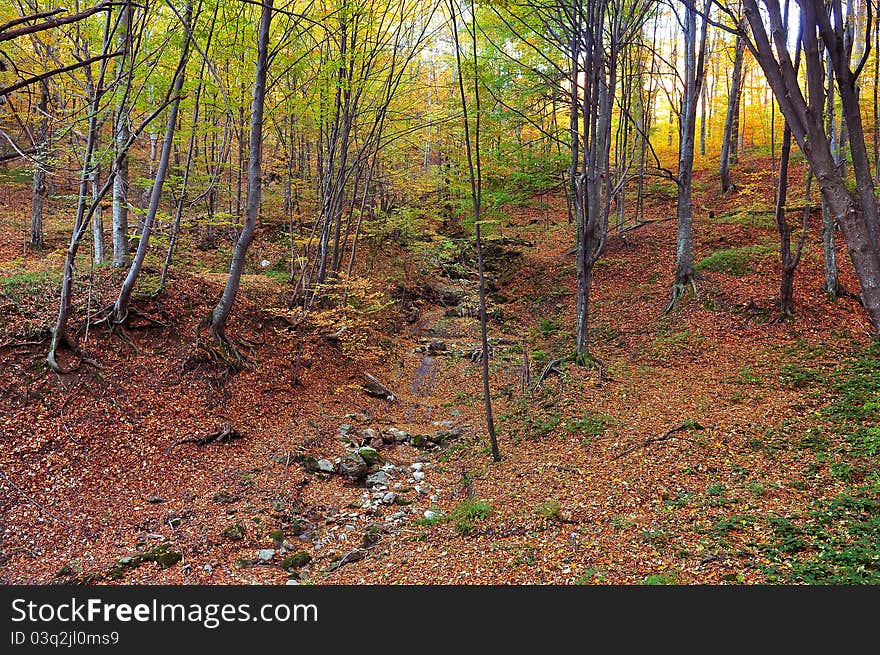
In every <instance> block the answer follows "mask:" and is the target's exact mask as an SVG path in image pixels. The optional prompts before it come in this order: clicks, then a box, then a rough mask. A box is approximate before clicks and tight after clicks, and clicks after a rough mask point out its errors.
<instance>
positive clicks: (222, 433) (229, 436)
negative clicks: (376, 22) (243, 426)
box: [165, 423, 242, 453]
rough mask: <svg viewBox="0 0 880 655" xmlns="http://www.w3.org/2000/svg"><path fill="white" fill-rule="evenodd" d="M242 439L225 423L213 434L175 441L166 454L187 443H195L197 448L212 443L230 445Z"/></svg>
mask: <svg viewBox="0 0 880 655" xmlns="http://www.w3.org/2000/svg"><path fill="white" fill-rule="evenodd" d="M241 437H242V435H241V433H239V432H238V431H236V430H235V429H234V428H233V427H232V426H231V425H229V424H228V423H224V424H223V425H221V426H220V429H219V430H215V431H214V432H212V433H211V434H206V435H205V436H203V437H189V438H188V439H181V440H180V441H175V442H174V443H172V444H171V445H170V446H168V448H166V449H165V452H166V453H169V452H171V449H172V448H174V447H175V446H180V445H181V444H185V443H194V444H196V445H197V446H207V445H208V444H212V443H228V442H230V441H232V440H233V439H240V438H241Z"/></svg>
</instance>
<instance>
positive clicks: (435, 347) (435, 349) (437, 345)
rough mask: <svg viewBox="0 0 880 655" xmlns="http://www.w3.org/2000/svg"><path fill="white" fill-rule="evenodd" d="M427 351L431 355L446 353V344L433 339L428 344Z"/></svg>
mask: <svg viewBox="0 0 880 655" xmlns="http://www.w3.org/2000/svg"><path fill="white" fill-rule="evenodd" d="M428 351H429V352H432V353H444V352H446V342H445V341H440V340H439V339H434V340H433V341H432V342H431V343H429V344H428Z"/></svg>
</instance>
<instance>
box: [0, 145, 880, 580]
mask: <svg viewBox="0 0 880 655" xmlns="http://www.w3.org/2000/svg"><path fill="white" fill-rule="evenodd" d="M770 170H772V167H771V166H770V164H769V161H766V160H761V159H752V160H747V161H745V162H744V163H743V165H742V166H741V167H740V168H739V169H738V170H737V176H738V178H739V179H740V181H741V183H740V189H739V191H738V192H737V193H735V194H733V195H732V196H730V197H726V198H724V197H721V196H720V194H718V193H716V192H715V190H714V188H713V179H714V178H713V177H712V176H711V175H708V174H701V176H700V179H698V181H697V184H696V191H697V198H696V207H697V214H698V216H697V220H696V223H695V235H696V250H697V261H698V262H699V264H698V269H699V271H700V275H699V280H698V296H697V297H693V296H689V297H687V298H685V299H683V300H682V301H681V302H680V303H679V305H678V306H677V307H676V308H675V309H674V310H673V311H671V312H670V313H669V314H667V315H663V313H662V312H663V309H664V308H665V306H666V304H667V302H668V300H669V297H670V291H671V289H670V287H671V284H670V277H671V272H672V270H673V264H674V241H675V222H674V220H668V219H669V218H670V217H673V216H674V209H675V199H674V196H673V195H672V189H671V187H670V186H669V185H666V184H664V183H656V184H654V185H652V187H651V189H650V191H651V195H650V197H649V202H648V206H647V208H646V217H647V218H649V219H652V220H653V221H654V222H651V223H648V224H645V225H642V226H640V227H638V228H637V229H632V230H627V231H624V232H620V233H616V234H612V235H611V236H610V237H609V239H608V243H607V247H606V249H605V252H604V254H603V256H602V259H601V260H600V261H599V262H598V264H597V266H596V270H595V275H594V281H593V294H592V316H591V321H592V324H591V344H592V346H591V352H592V354H593V355H594V356H595V357H596V358H597V359H598V360H599V361H600V362H601V368H600V369H597V368H592V369H587V368H577V367H574V366H564V367H562V369H561V371H560V372H559V373H558V374H556V373H554V374H551V375H550V376H548V378H547V380H546V382H545V383H544V385H542V386H541V387H539V388H536V389H534V390H532V391H530V392H524V391H523V384H524V380H523V378H524V373H523V371H524V366H523V353H524V351H525V352H526V353H527V354H528V359H529V362H528V366H527V367H525V368H527V369H528V370H529V372H530V375H531V380H532V381H533V382H534V381H535V379H536V378H537V376H538V373H539V372H540V371H541V370H542V369H543V367H544V366H545V365H546V363H547V362H548V361H550V360H552V359H554V358H556V357H559V356H564V355H567V354H568V353H569V352H570V350H571V347H572V342H573V333H574V330H573V326H574V316H575V307H574V288H575V274H574V273H575V258H574V256H573V255H572V254H570V252H569V251H570V249H571V244H572V228H571V226H570V225H569V224H568V223H567V218H566V210H565V204H564V199H551V202H550V203H549V205H545V204H544V203H543V202H540V199H534V200H533V201H531V202H529V203H527V204H526V205H525V206H521V207H514V208H509V209H508V218H507V219H505V220H504V222H503V223H502V224H501V226H500V231H501V236H500V237H499V236H497V235H494V236H492V237H491V238H490V239H489V243H488V253H487V255H488V265H489V272H490V274H491V278H492V291H493V292H492V294H491V302H490V307H489V314H490V316H491V321H490V325H489V332H490V337H491V338H492V343H493V344H494V345H493V347H492V349H491V350H492V352H491V357H490V368H491V377H492V391H493V394H492V395H493V402H494V410H495V420H496V426H497V428H498V433H499V437H500V447H501V453H502V456H503V459H502V461H501V462H500V463H497V464H494V463H492V462H491V457H490V454H489V449H488V437H487V434H486V429H485V419H484V414H483V402H482V395H481V386H480V364H479V357H478V355H479V349H478V345H477V344H478V341H479V323H478V321H477V319H476V318H475V317H474V313H475V312H474V303H475V299H476V297H475V293H476V282H475V281H474V279H473V274H472V253H470V254H469V253H468V251H467V248H466V247H463V245H462V242H461V241H458V240H456V239H453V238H449V237H441V236H437V235H430V236H424V235H420V234H419V233H418V231H414V232H413V233H411V234H399V233H398V234H393V235H385V237H386V238H384V240H383V239H382V238H380V236H379V235H374V236H373V237H372V239H371V241H370V243H369V244H368V245H367V247H365V249H364V252H363V256H362V259H361V260H360V261H359V270H369V271H370V275H369V278H368V279H362V278H358V279H356V280H354V281H352V294H351V295H352V298H353V304H354V306H355V308H356V309H355V310H353V311H350V312H349V314H348V316H347V317H345V321H343V317H342V315H341V313H340V312H339V310H338V309H335V308H334V307H332V305H331V306H327V307H326V308H323V309H319V310H317V311H315V312H314V313H312V314H311V315H309V316H308V317H307V318H305V319H304V320H303V319H302V318H301V317H300V316H299V315H298V314H297V313H296V312H295V311H290V310H288V308H287V301H286V298H287V296H288V295H289V292H288V289H287V286H286V283H285V281H284V274H283V272H282V273H280V274H279V272H278V271H277V270H276V266H274V265H273V266H272V267H271V268H269V269H267V270H265V271H261V269H260V265H259V262H260V261H261V260H263V259H266V260H268V261H270V262H277V261H281V260H283V257H284V251H285V247H284V246H283V245H282V243H283V241H282V239H280V238H279V239H274V240H273V237H272V233H271V230H270V228H269V227H265V226H264V230H263V234H262V236H261V238H260V239H258V241H257V242H255V244H254V252H253V253H252V255H251V257H250V259H251V260H253V262H254V263H253V266H252V268H251V269H250V274H249V275H247V276H246V278H245V282H244V286H243V295H242V297H240V300H239V302H238V304H237V305H236V307H235V309H234V311H233V315H234V318H233V321H232V325H231V326H230V333H231V334H232V335H235V336H236V337H238V338H239V339H246V340H247V341H248V342H249V344H250V348H249V351H248V352H249V357H250V365H249V366H248V367H247V368H245V369H244V370H243V371H241V372H239V373H236V374H234V375H229V374H227V373H226V372H225V371H224V370H223V369H218V368H217V367H216V365H214V364H212V363H211V362H210V361H207V360H206V358H205V357H204V356H203V354H202V352H201V351H200V350H199V349H198V348H197V347H195V346H194V335H195V331H196V327H197V324H198V322H199V321H200V319H201V318H202V317H203V316H204V315H205V314H206V313H207V312H208V311H209V310H210V308H211V307H212V304H213V303H214V302H216V299H217V297H218V296H219V293H220V290H221V289H222V284H223V280H224V275H223V274H222V271H223V267H224V266H225V262H226V256H228V255H226V253H228V247H229V243H228V241H226V242H224V243H223V244H221V246H219V247H215V248H208V249H205V250H201V251H200V250H198V249H196V247H195V246H194V245H193V246H192V247H190V248H188V249H187V251H186V252H184V253H183V254H182V256H181V261H180V262H178V266H177V267H176V268H175V271H174V273H173V275H172V278H171V280H170V283H169V285H168V287H167V289H166V291H165V292H164V293H162V294H160V295H158V296H156V297H155V298H151V297H150V295H149V293H148V292H149V291H151V290H152V288H153V286H154V285H155V282H156V273H157V271H158V268H157V263H158V262H159V261H160V258H161V254H156V255H155V258H156V259H155V260H154V261H152V262H150V263H149V266H148V268H147V275H146V276H145V277H144V279H143V280H142V283H141V287H139V288H140V293H141V295H139V296H138V297H137V298H136V306H137V308H138V309H139V310H140V311H141V312H142V313H144V314H146V315H149V316H152V317H154V318H156V319H158V320H159V321H161V323H162V325H154V324H151V323H148V322H146V321H144V320H143V319H140V320H139V322H138V319H136V320H135V324H133V325H131V326H130V327H129V329H128V330H127V331H126V333H125V334H123V335H109V334H108V333H107V330H106V328H104V327H101V326H90V327H89V329H88V333H86V321H85V317H86V316H87V315H88V313H89V310H91V311H92V312H94V311H96V310H97V309H100V308H101V307H102V306H104V305H105V304H107V303H109V302H112V299H113V292H114V289H116V288H118V282H119V278H120V272H119V271H114V270H112V269H110V268H109V267H99V268H96V269H95V270H94V271H89V270H80V271H78V275H79V278H80V280H81V283H82V286H80V287H79V289H78V295H77V304H76V308H75V309H76V312H75V314H76V317H77V318H76V320H75V321H74V327H76V328H77V332H76V333H77V334H78V336H79V338H80V341H81V343H84V344H85V348H86V351H87V352H88V354H89V357H90V358H92V359H94V360H95V361H96V362H97V363H98V364H99V365H100V368H96V367H93V366H88V365H84V366H82V367H81V368H80V369H79V370H78V371H77V372H75V373H71V374H68V375H56V374H54V373H49V372H48V371H47V370H46V368H45V365H44V360H45V348H46V341H45V329H46V328H47V327H48V326H49V325H50V324H51V319H52V317H53V315H54V312H55V311H56V307H55V303H56V302H57V301H56V294H57V283H58V273H57V271H59V270H60V268H61V265H60V263H61V261H62V259H61V258H62V257H63V249H64V239H65V237H64V230H65V229H66V221H64V220H62V219H60V218H58V219H56V220H54V221H53V222H51V224H50V227H51V232H50V240H49V246H48V248H47V251H46V252H45V253H43V254H34V253H23V252H22V249H21V243H22V236H21V234H22V223H23V219H22V210H21V207H23V206H26V198H27V196H26V193H27V191H26V189H25V188H24V187H22V188H21V191H20V194H21V198H18V199H16V196H15V193H13V192H9V191H7V192H6V193H7V195H6V201H7V206H6V207H0V219H2V224H0V472H2V477H0V488H2V489H3V492H2V495H0V531H2V532H0V582H2V583H7V584H8V583H42V584H45V583H54V582H85V583H102V584H104V583H107V584H112V583H120V584H125V583H162V584H229V583H239V584H248V583H252V582H259V583H267V584H284V583H285V582H287V581H290V580H292V581H295V582H298V583H300V584H363V583H367V584H398V583H417V584H452V583H456V584H462V583H467V584H470V583H492V584H499V583H551V584H573V583H578V584H593V583H606V584H667V583H680V584H695V583H709V584H721V583H730V584H736V583H766V582H844V583H854V582H873V583H877V582H880V552H878V543H880V501H878V495H880V476H878V466H877V464H878V457H880V427H878V423H880V422H878V418H880V363H878V358H877V355H878V354H880V352H878V350H877V348H876V346H873V345H871V337H870V327H869V323H868V321H867V319H866V317H865V315H864V313H863V312H862V310H861V307H860V306H859V304H858V301H857V300H855V299H854V298H853V297H849V296H845V297H842V298H839V299H837V300H836V301H832V300H829V299H828V298H826V297H825V295H824V294H823V293H822V291H821V287H822V281H823V267H822V241H821V237H820V235H819V232H818V229H819V225H820V223H821V219H820V217H819V214H818V213H815V214H814V217H813V220H812V222H811V228H810V233H809V235H808V237H807V240H806V246H805V253H804V258H803V261H802V263H801V265H800V267H799V269H798V272H797V277H796V282H795V303H796V312H797V314H796V316H795V318H794V319H790V320H781V319H780V317H779V315H778V312H777V310H776V308H775V304H774V303H775V298H776V296H777V293H778V291H777V284H778V282H777V280H778V269H779V263H778V252H777V246H776V244H777V234H776V230H775V224H774V223H773V220H772V215H771V214H769V213H767V210H769V209H770V207H771V205H772V192H771V191H770V189H771V186H770V172H769V171H770ZM797 188H798V185H795V189H797ZM792 193H793V194H795V193H797V192H796V191H793V192H792ZM792 204H793V205H794V204H796V203H794V202H793V203H792ZM710 211H711V212H712V217H711V218H710V214H709V212H710ZM193 233H195V232H193ZM158 243H161V239H160V240H159V241H158ZM840 261H841V268H842V281H843V284H844V286H845V287H846V288H847V289H849V290H854V289H856V281H855V279H854V277H853V275H852V273H851V271H850V269H849V265H848V257H847V256H846V252H845V250H844V249H843V248H841V251H840ZM282 268H283V267H282ZM89 279H91V280H92V284H91V293H87V292H86V288H85V286H86V283H87V282H88V281H89ZM438 281H439V283H438ZM343 324H345V325H346V329H345V330H344V331H343V332H342V333H341V334H338V335H336V336H333V335H332V333H334V332H336V331H337V329H338V328H339V327H340V326H342V325H343ZM322 335H324V336H322ZM475 351H476V356H475V355H474V353H475ZM73 361H74V358H73V357H72V356H68V357H67V358H66V359H65V363H67V364H70V363H71V362H73ZM364 373H370V374H372V375H374V376H376V377H377V378H378V379H379V380H381V381H382V382H383V383H384V384H385V385H387V386H388V387H389V388H390V389H391V390H392V391H393V392H394V393H395V399H394V400H393V401H389V400H384V399H380V398H373V397H370V396H368V395H366V394H365V393H364V390H363V388H362V386H361V385H362V383H363V382H364V381H365V378H364ZM224 424H228V425H230V426H232V428H233V429H234V430H235V431H236V432H237V433H238V434H239V435H240V438H238V439H233V440H231V441H229V442H225V443H213V444H208V445H204V446H200V445H197V444H194V443H181V444H179V445H174V444H175V443H176V442H178V441H180V440H182V439H186V438H192V437H200V436H205V435H208V434H210V433H212V432H214V431H216V430H218V429H219V428H220V427H221V426H222V425H224ZM389 428H392V429H391V430H389ZM404 432H405V433H406V434H408V435H411V436H410V437H409V438H407V436H406V434H404ZM383 435H384V437H385V438H384V440H383V438H382V437H383ZM395 435H398V437H399V438H398V439H397V442H395V439H394V436H395ZM432 440H433V441H436V442H437V443H432ZM386 441H390V442H392V443H385V442H386ZM422 442H424V443H422ZM369 443H372V444H373V445H374V446H376V450H377V451H378V456H379V457H380V458H381V460H382V461H381V462H379V463H378V464H375V465H374V466H373V467H372V469H371V471H372V472H374V473H375V472H376V469H377V468H378V467H379V466H381V465H383V464H384V470H383V472H384V473H385V476H384V479H383V477H382V476H379V478H378V480H379V483H380V485H379V486H377V487H375V488H373V489H372V490H371V489H368V488H366V487H365V486H364V482H363V480H361V481H359V482H353V481H350V480H348V479H346V478H345V477H344V476H342V475H340V474H338V473H337V472H332V473H331V472H322V471H321V470H317V471H315V469H316V468H317V467H318V465H319V463H318V462H317V460H321V459H326V460H328V462H329V463H330V464H334V465H335V463H336V460H338V459H340V458H344V457H346V456H347V455H348V456H350V453H352V452H353V450H355V449H357V448H360V447H362V446H363V445H369ZM417 446H419V447H417ZM365 454H367V455H369V456H370V457H372V456H373V453H372V452H370V451H365ZM328 462H322V463H320V465H321V466H324V467H326V466H327V463H328ZM376 479H377V478H370V480H372V481H375V480H376ZM385 487H387V488H385ZM301 552H303V553H307V554H308V557H306V556H305V555H300V554H299V553H301Z"/></svg>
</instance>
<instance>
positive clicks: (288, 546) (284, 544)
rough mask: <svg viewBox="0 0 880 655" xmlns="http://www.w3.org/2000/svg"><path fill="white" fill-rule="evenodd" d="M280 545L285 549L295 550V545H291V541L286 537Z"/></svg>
mask: <svg viewBox="0 0 880 655" xmlns="http://www.w3.org/2000/svg"><path fill="white" fill-rule="evenodd" d="M281 547H282V548H284V549H285V550H295V549H296V546H294V545H293V542H292V541H288V540H287V539H285V540H284V541H282V542H281Z"/></svg>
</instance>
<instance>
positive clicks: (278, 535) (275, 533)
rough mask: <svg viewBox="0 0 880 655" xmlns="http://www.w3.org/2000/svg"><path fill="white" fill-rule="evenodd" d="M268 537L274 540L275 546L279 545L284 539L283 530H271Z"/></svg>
mask: <svg viewBox="0 0 880 655" xmlns="http://www.w3.org/2000/svg"><path fill="white" fill-rule="evenodd" d="M269 539H271V540H272V541H274V542H275V545H276V546H278V545H280V544H281V543H282V542H283V541H284V530H272V532H270V533H269Z"/></svg>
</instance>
